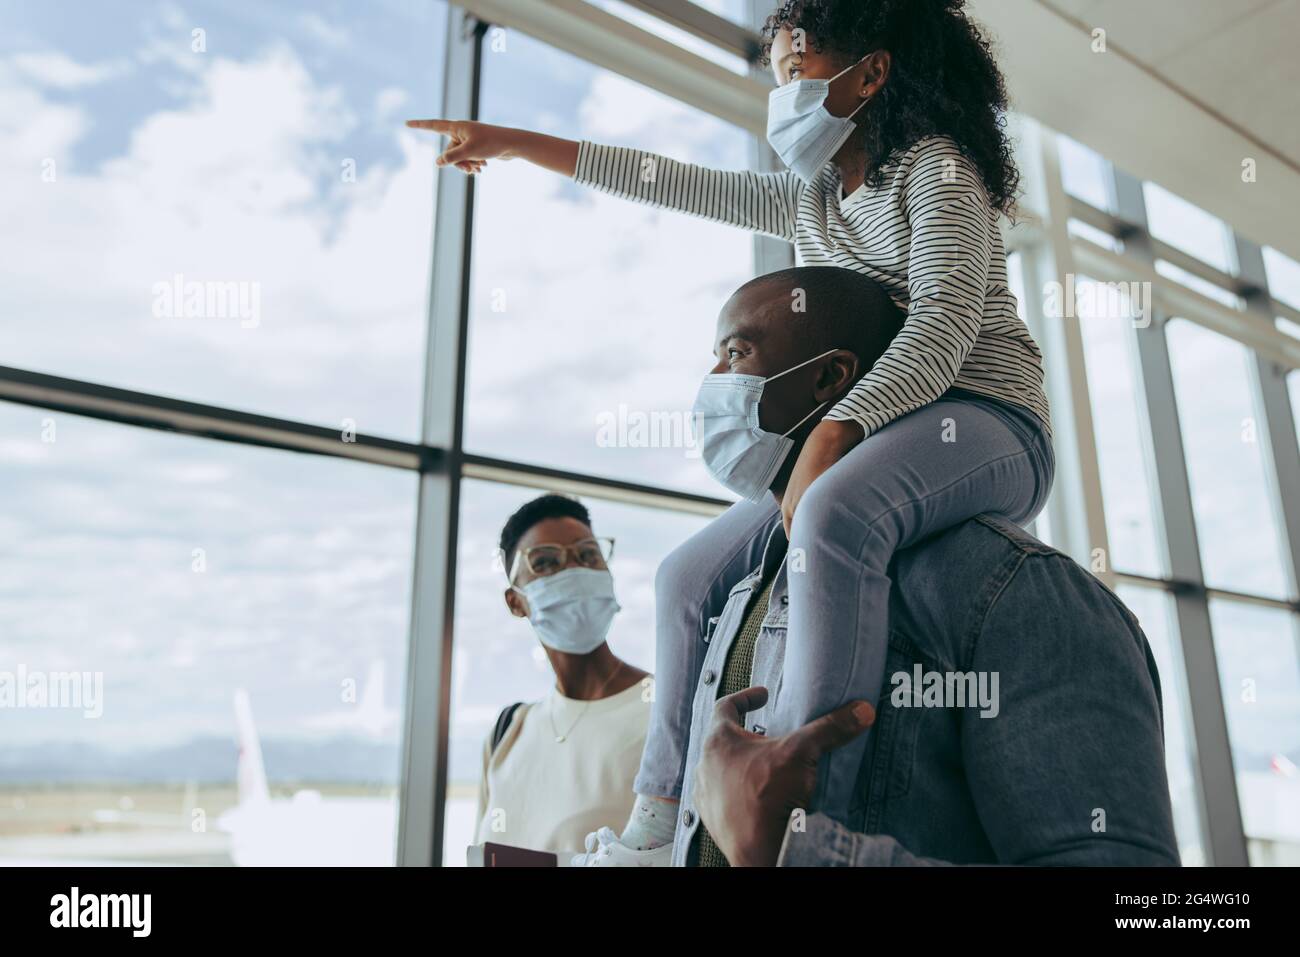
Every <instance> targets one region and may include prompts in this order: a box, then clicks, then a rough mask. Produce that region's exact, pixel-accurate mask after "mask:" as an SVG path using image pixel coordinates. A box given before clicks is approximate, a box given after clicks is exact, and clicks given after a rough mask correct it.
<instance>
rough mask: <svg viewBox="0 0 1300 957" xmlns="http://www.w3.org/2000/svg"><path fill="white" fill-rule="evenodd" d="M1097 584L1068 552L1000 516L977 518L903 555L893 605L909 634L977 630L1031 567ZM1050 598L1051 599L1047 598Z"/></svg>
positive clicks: (896, 564) (895, 572)
mask: <svg viewBox="0 0 1300 957" xmlns="http://www.w3.org/2000/svg"><path fill="white" fill-rule="evenodd" d="M1027 563H1029V564H1034V565H1045V566H1046V567H1047V568H1048V569H1049V574H1053V575H1063V576H1066V577H1073V576H1082V577H1083V578H1087V579H1090V580H1095V579H1093V577H1092V576H1091V575H1089V574H1088V573H1087V572H1086V571H1084V569H1083V568H1081V567H1080V566H1079V565H1078V564H1077V563H1075V562H1074V561H1073V560H1072V559H1070V558H1069V557H1068V556H1067V555H1065V554H1064V553H1063V552H1060V551H1058V550H1057V549H1055V548H1053V547H1052V546H1050V545H1048V544H1047V543H1045V542H1043V541H1041V540H1039V539H1038V538H1035V537H1034V536H1033V535H1032V534H1030V533H1029V532H1027V531H1025V530H1024V529H1023V528H1021V527H1020V526H1018V525H1016V524H1015V523H1014V522H1011V521H1009V520H1007V519H1005V518H1003V517H1001V516H998V515H977V516H976V517H974V518H972V519H968V520H966V521H964V522H962V523H960V524H958V525H955V526H953V527H952V528H949V529H945V530H944V531H942V532H939V533H937V534H935V535H932V536H930V537H929V538H926V539H924V540H922V541H920V542H918V543H916V544H915V545H912V546H911V547H909V548H906V549H904V550H902V551H900V552H899V553H898V555H897V556H896V557H895V559H894V566H893V576H892V577H893V581H894V584H895V586H896V587H895V588H894V591H893V594H892V598H891V603H892V609H893V613H894V617H895V620H896V621H897V622H898V623H899V624H900V625H901V626H902V627H903V628H904V630H912V629H915V630H918V631H927V630H933V629H937V628H943V629H948V630H951V629H960V630H961V631H962V632H966V631H968V630H969V629H970V628H972V627H976V626H977V623H978V622H979V621H981V620H982V619H983V618H984V616H985V614H986V613H987V611H988V609H989V608H990V607H991V606H992V605H993V604H994V603H995V602H996V601H997V600H998V598H999V597H1000V596H1001V595H1002V594H1003V592H1004V591H1005V590H1006V588H1007V587H1008V586H1009V585H1010V584H1011V583H1012V582H1013V581H1014V580H1015V578H1016V576H1018V575H1020V574H1021V573H1022V571H1023V570H1024V568H1025V566H1026V564H1027ZM1044 600H1049V598H1048V596H1046V595H1045V596H1044Z"/></svg>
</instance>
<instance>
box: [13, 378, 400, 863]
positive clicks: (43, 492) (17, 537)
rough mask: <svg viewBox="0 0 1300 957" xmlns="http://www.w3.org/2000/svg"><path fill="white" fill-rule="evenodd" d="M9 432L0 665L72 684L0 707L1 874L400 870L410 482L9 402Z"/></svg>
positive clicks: (337, 463) (368, 468) (373, 469)
mask: <svg viewBox="0 0 1300 957" xmlns="http://www.w3.org/2000/svg"><path fill="white" fill-rule="evenodd" d="M0 435H4V436H5V439H4V441H3V442H0V474H3V475H4V479H3V497H4V500H5V502H6V503H7V506H8V507H6V508H5V509H4V512H3V514H0V541H4V542H6V543H7V546H6V547H5V548H4V549H0V596H2V600H0V662H4V664H3V665H2V666H0V667H3V668H4V669H6V671H7V670H8V669H15V673H20V672H22V671H25V672H26V674H27V676H28V687H29V688H32V687H36V686H42V685H46V684H47V683H49V682H55V681H58V680H59V678H58V676H59V675H60V674H64V675H76V676H85V677H84V678H83V679H82V680H78V681H76V682H74V684H73V685H72V687H71V688H70V689H69V692H70V696H69V697H60V699H59V700H58V704H59V705H61V706H60V707H54V706H53V705H54V704H55V699H54V698H53V697H50V698H48V699H47V700H46V702H45V706H40V704H41V702H40V700H39V698H36V697H33V694H34V692H31V691H29V694H28V698H27V705H26V706H24V707H21V708H15V709H13V710H7V711H6V712H5V715H4V718H3V721H4V729H5V730H4V741H5V746H4V751H3V754H2V755H0V861H5V862H13V861H19V860H21V861H51V862H53V861H63V862H68V861H79V862H92V863H94V862H103V863H117V862H132V863H143V862H155V863H164V864H173V865H175V864H231V863H235V864H391V863H393V860H394V850H395V831H394V822H395V815H396V807H397V790H398V779H399V775H400V758H399V746H398V745H399V740H400V734H401V729H400V727H399V717H400V715H401V708H402V692H401V689H402V688H403V687H404V671H405V662H406V637H407V622H408V617H409V608H410V586H411V576H412V567H411V565H412V561H411V558H412V556H411V551H412V542H413V538H414V523H415V491H416V480H415V476H414V474H413V473H410V472H405V471H400V470H396V469H387V468H382V467H378V466H372V465H365V464H360V463H355V462H345V461H342V460H338V459H328V458H323V457H320V456H304V455H299V454H295V453H288V452H279V451H270V450H267V449H259V448H255V447H252V446H243V445H232V444H227V443H219V442H211V441H206V440H202V439H195V438H189V437H182V436H175V435H168V434H166V433H161V432H154V431H151V430H144V429H136V428H131V427H127V426H120V425H112V424H108V423H103V422H97V421H94V420H91V419H84V418H80V417H77V416H72V415H64V414H56V413H51V412H46V411H43V410H39V409H31V408H27V407H19V406H12V405H7V404H0ZM33 676H39V677H38V678H37V680H36V685H33V684H32V677H33ZM5 678H9V680H10V681H14V680H16V679H15V678H14V677H13V676H12V675H4V674H0V682H3V681H4V680H5ZM78 694H79V695H81V698H80V702H79V703H80V705H81V707H67V706H66V705H69V704H77V703H78V702H77V699H76V695H78ZM97 711H98V712H99V714H98V715H96V712H97ZM241 752H242V757H237V755H238V754H240V753H241Z"/></svg>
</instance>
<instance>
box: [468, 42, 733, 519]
mask: <svg viewBox="0 0 1300 957" xmlns="http://www.w3.org/2000/svg"><path fill="white" fill-rule="evenodd" d="M543 79H545V82H543ZM557 82H558V83H559V84H560V85H559V86H558V87H557ZM540 91H545V92H544V93H542V92H540ZM482 98H483V99H482V113H483V117H484V119H485V120H486V121H489V122H494V123H501V124H504V125H526V124H527V123H528V122H529V121H530V118H536V117H537V116H539V115H542V116H544V117H546V119H547V123H548V132H552V133H554V134H556V135H560V136H567V137H570V138H575V139H578V138H585V139H590V140H593V141H595V142H598V143H610V144H613V145H636V146H637V147H639V148H643V149H647V150H654V151H657V152H659V153H662V154H664V155H666V156H668V157H671V158H673V159H677V160H682V161H686V162H697V163H703V164H706V165H710V166H714V167H718V168H723V169H744V168H746V167H747V166H748V163H749V161H748V155H747V152H746V151H747V148H748V142H749V137H748V136H747V135H746V134H745V133H743V132H742V131H741V130H739V129H736V128H735V127H731V126H729V125H727V124H725V123H723V122H721V121H720V120H717V119H714V118H712V117H710V116H707V115H705V114H703V113H700V112H699V111H697V110H694V109H691V108H690V107H687V106H684V105H683V104H681V103H679V102H677V101H675V100H672V99H669V98H668V97H666V96H663V95H662V94H659V93H656V92H654V91H653V90H650V89H647V88H646V87H644V86H640V85H638V84H636V83H633V82H631V81H629V80H626V79H624V78H622V77H619V76H616V75H614V74H612V73H609V72H606V71H603V70H599V69H596V68H595V67H592V66H590V65H587V64H584V63H582V62H580V61H578V60H577V59H575V58H574V57H572V56H569V55H568V54H565V53H561V52H559V51H557V50H555V49H553V48H551V47H548V46H545V45H543V44H541V43H538V42H536V41H534V40H530V39H528V38H527V37H524V36H516V35H513V34H512V35H511V36H510V38H509V42H508V46H507V49H506V51H505V52H501V53H489V54H487V55H486V56H485V62H484V67H483V89H482ZM534 121H535V119H534ZM475 203H476V211H475V223H474V247H473V254H472V255H473V277H472V280H471V306H470V315H471V338H470V360H469V362H470V371H469V396H468V401H467V403H466V427H465V432H466V439H465V443H466V446H467V447H468V448H470V449H471V450H473V451H475V452H481V453H485V454H488V455H494V456H500V457H503V458H509V459H512V460H515V461H525V462H533V463H537V464H541V465H546V466H551V467H556V468H563V469H566V470H570V471H578V472H586V473H591V474H596V475H602V476H606V477H611V478H618V479H624V480H629V481H645V480H646V476H653V477H654V479H653V483H652V484H655V485H657V486H661V487H667V488H676V489H684V490H688V491H693V492H700V493H703V494H708V495H718V494H720V493H719V489H718V486H717V483H715V482H714V481H713V480H712V479H711V478H710V477H709V475H708V473H707V472H706V471H705V469H704V467H703V466H702V465H701V463H700V459H699V455H698V450H697V449H696V448H695V445H694V440H693V436H692V433H691V432H690V428H689V427H690V410H691V402H692V400H693V399H694V396H695V390H696V388H697V387H698V385H699V381H700V379H701V378H702V377H703V376H704V375H705V374H706V373H707V372H708V371H709V369H710V368H711V367H712V365H713V362H714V361H715V360H714V359H713V357H712V353H713V330H714V325H715V323H716V320H717V315H718V311H719V310H720V309H721V307H722V305H723V303H725V302H726V300H727V298H728V297H729V296H730V295H731V293H732V292H733V291H734V290H735V289H736V288H737V287H738V286H740V285H741V283H743V282H745V281H746V280H747V279H749V278H750V277H751V276H752V275H753V270H754V256H753V238H752V236H750V235H749V234H748V233H745V232H742V231H741V230H738V229H735V228H732V227H729V226H724V225H720V224H716V223H709V222H705V221H703V220H700V219H695V218H693V217H689V216H685V215H682V214H680V213H674V212H660V211H656V210H654V209H651V208H649V207H647V206H643V205H639V204H635V203H630V202H627V201H625V200H622V199H618V198H615V197H611V196H606V195H604V194H601V193H598V192H596V191H595V190H592V189H590V188H588V187H583V186H576V185H574V184H573V183H571V182H568V181H565V180H562V179H561V178H560V177H557V176H555V175H554V174H553V173H550V172H547V171H545V170H540V169H538V168H536V167H532V166H529V165H527V164H524V163H499V164H495V165H492V164H490V165H489V168H488V169H487V170H486V171H485V172H484V173H483V175H482V178H481V179H480V181H479V189H478V191H477V195H476V198H475ZM520 248H528V249H530V250H532V253H531V254H530V255H528V256H520V255H519V253H518V251H519V249H520ZM520 396H529V397H530V399H529V401H528V402H527V403H526V404H525V405H523V406H521V405H520V404H519V402H518V399H519V397H520Z"/></svg>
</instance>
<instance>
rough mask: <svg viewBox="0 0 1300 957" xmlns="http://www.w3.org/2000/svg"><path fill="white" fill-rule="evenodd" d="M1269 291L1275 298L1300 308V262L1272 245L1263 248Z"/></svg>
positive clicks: (1294, 307)
mask: <svg viewBox="0 0 1300 957" xmlns="http://www.w3.org/2000/svg"><path fill="white" fill-rule="evenodd" d="M1262 252H1263V254H1264V269H1265V271H1266V272H1267V274H1268V291H1269V293H1270V294H1271V295H1272V296H1273V298H1274V299H1276V300H1278V301H1279V302H1284V303H1286V304H1287V305H1288V306H1291V307H1292V308H1293V309H1300V263H1298V262H1296V261H1295V260H1294V259H1292V258H1291V257H1290V256H1284V255H1283V254H1282V253H1280V252H1278V251H1277V250H1276V249H1273V248H1272V247H1270V246H1265V247H1264V248H1263V250H1262Z"/></svg>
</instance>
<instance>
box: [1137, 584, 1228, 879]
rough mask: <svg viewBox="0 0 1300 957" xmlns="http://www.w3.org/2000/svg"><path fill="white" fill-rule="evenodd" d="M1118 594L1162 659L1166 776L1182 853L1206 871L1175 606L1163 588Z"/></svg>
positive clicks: (1193, 740)
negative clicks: (1203, 866)
mask: <svg viewBox="0 0 1300 957" xmlns="http://www.w3.org/2000/svg"><path fill="white" fill-rule="evenodd" d="M1116 593H1117V594H1118V595H1119V597H1120V598H1121V599H1122V600H1123V602H1124V604H1126V605H1128V607H1129V609H1130V610H1131V611H1132V612H1133V614H1134V615H1136V616H1137V619H1138V621H1139V622H1140V623H1141V625H1142V632H1143V634H1145V635H1146V637H1147V643H1148V644H1149V645H1150V646H1151V653H1152V655H1154V656H1155V659H1156V668H1157V669H1158V670H1159V673H1160V697H1161V701H1162V704H1163V706H1164V733H1165V773H1166V774H1167V775H1168V777H1169V798H1170V804H1171V806H1172V807H1173V812H1174V830H1175V832H1176V833H1177V835H1178V851H1179V853H1180V854H1181V856H1182V860H1183V864H1185V865H1201V864H1204V863H1205V862H1206V861H1205V848H1204V846H1203V839H1202V837H1201V835H1202V821H1201V806H1200V798H1199V797H1198V794H1197V787H1196V738H1195V735H1194V733H1193V730H1192V724H1191V709H1190V707H1189V704H1188V697H1187V684H1186V682H1185V681H1184V680H1183V675H1184V670H1183V657H1182V652H1181V649H1180V647H1179V642H1178V626H1177V624H1176V623H1175V621H1174V615H1173V602H1172V599H1171V597H1170V595H1169V593H1168V592H1167V591H1165V590H1164V589H1161V588H1149V587H1143V586H1137V585H1131V584H1122V585H1120V586H1119V587H1118V588H1117V589H1116Z"/></svg>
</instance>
